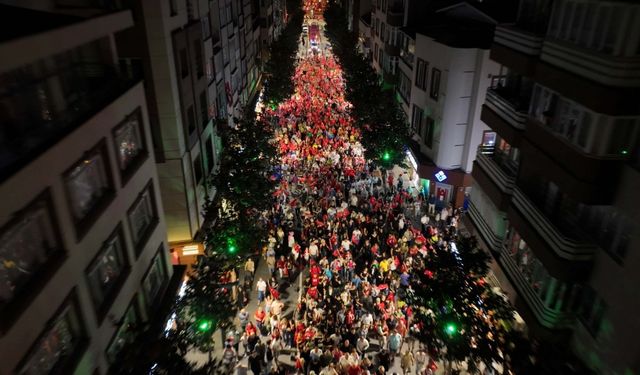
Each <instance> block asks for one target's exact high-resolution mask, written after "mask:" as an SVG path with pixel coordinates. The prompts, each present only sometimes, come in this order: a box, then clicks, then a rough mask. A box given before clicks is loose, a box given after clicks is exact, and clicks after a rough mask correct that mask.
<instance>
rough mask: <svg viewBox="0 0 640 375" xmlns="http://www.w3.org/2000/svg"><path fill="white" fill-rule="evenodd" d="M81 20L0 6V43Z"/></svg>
mask: <svg viewBox="0 0 640 375" xmlns="http://www.w3.org/2000/svg"><path fill="white" fill-rule="evenodd" d="M78 21H82V18H80V17H75V16H69V15H65V14H58V13H49V12H42V11H38V10H33V9H27V8H19V7H12V6H9V5H4V4H0V25H2V32H0V42H6V41H9V40H14V39H18V38H22V37H25V36H29V35H33V34H38V33H41V32H45V31H48V30H53V29H56V28H59V27H62V26H66V25H69V24H72V23H75V22H78Z"/></svg>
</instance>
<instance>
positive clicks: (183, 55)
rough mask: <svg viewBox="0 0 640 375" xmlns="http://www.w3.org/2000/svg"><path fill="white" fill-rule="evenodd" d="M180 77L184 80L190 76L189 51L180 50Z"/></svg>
mask: <svg viewBox="0 0 640 375" xmlns="http://www.w3.org/2000/svg"><path fill="white" fill-rule="evenodd" d="M180 75H181V76H182V78H187V77H188V76H189V58H188V57H187V49H186V48H181V49H180Z"/></svg>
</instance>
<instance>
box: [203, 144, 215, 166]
mask: <svg viewBox="0 0 640 375" xmlns="http://www.w3.org/2000/svg"><path fill="white" fill-rule="evenodd" d="M205 152H206V155H207V169H208V171H209V172H211V171H212V170H213V166H214V165H215V160H213V140H212V139H211V138H209V139H207V140H206V141H205Z"/></svg>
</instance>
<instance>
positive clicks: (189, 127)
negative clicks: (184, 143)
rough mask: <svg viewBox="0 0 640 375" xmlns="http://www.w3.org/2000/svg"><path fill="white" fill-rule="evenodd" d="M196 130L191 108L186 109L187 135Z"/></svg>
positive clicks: (194, 116) (194, 117)
mask: <svg viewBox="0 0 640 375" xmlns="http://www.w3.org/2000/svg"><path fill="white" fill-rule="evenodd" d="M195 130H196V115H195V113H194V112H193V106H192V105H190V106H189V107H188V108H187V135H191V134H193V132H194V131H195Z"/></svg>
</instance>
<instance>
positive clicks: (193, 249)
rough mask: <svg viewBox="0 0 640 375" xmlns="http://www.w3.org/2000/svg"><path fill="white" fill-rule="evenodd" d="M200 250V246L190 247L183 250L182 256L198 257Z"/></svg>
mask: <svg viewBox="0 0 640 375" xmlns="http://www.w3.org/2000/svg"><path fill="white" fill-rule="evenodd" d="M198 253H199V249H198V245H189V246H185V247H183V248H182V255H183V256H186V255H198Z"/></svg>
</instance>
